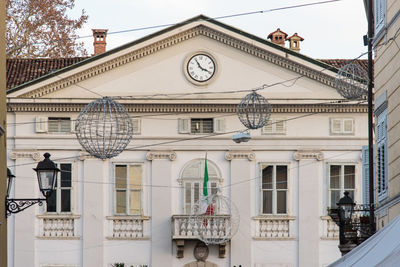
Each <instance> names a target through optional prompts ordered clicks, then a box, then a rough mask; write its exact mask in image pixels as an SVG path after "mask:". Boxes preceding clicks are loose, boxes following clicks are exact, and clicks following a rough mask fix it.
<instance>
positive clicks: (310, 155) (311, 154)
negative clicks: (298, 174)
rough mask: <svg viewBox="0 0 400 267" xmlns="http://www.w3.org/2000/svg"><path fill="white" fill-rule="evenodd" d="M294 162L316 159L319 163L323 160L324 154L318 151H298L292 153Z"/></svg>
mask: <svg viewBox="0 0 400 267" xmlns="http://www.w3.org/2000/svg"><path fill="white" fill-rule="evenodd" d="M293 158H294V159H295V160H305V159H316V160H318V161H321V160H323V159H324V153H322V152H321V151H318V150H298V151H296V152H294V153H293Z"/></svg>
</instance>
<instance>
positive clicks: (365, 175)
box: [362, 146, 375, 204]
mask: <svg viewBox="0 0 400 267" xmlns="http://www.w3.org/2000/svg"><path fill="white" fill-rule="evenodd" d="M373 150H375V146H374V148H373ZM368 152H369V150H368V146H362V190H363V193H362V196H363V204H369V203H370V202H369V153H368ZM374 162H375V152H374ZM374 166H375V163H374ZM374 169H375V168H374ZM374 187H375V171H374Z"/></svg>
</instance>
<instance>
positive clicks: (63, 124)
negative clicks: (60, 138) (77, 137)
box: [60, 120, 71, 133]
mask: <svg viewBox="0 0 400 267" xmlns="http://www.w3.org/2000/svg"><path fill="white" fill-rule="evenodd" d="M60 131H61V132H63V133H70V132H71V120H61V121H60Z"/></svg>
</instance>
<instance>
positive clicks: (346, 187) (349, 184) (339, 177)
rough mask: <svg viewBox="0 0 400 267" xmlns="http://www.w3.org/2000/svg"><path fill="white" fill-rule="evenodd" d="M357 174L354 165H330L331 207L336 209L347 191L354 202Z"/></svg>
mask: <svg viewBox="0 0 400 267" xmlns="http://www.w3.org/2000/svg"><path fill="white" fill-rule="evenodd" d="M355 172H356V167H355V166H354V165H329V207H331V208H336V207H337V205H336V204H337V203H338V202H339V199H340V198H342V197H343V194H344V192H345V191H348V192H349V193H350V194H349V196H350V197H351V198H352V199H353V200H354V190H355V177H356V175H355Z"/></svg>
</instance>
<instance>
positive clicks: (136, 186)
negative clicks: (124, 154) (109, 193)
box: [115, 164, 143, 215]
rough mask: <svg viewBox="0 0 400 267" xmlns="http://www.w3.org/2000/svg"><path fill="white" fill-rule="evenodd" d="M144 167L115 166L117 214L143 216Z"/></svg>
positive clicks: (133, 165) (131, 165) (134, 165)
mask: <svg viewBox="0 0 400 267" xmlns="http://www.w3.org/2000/svg"><path fill="white" fill-rule="evenodd" d="M142 193H143V187H142V165H140V164H129V165H128V164H117V165H115V213H117V214H125V215H140V214H142Z"/></svg>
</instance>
